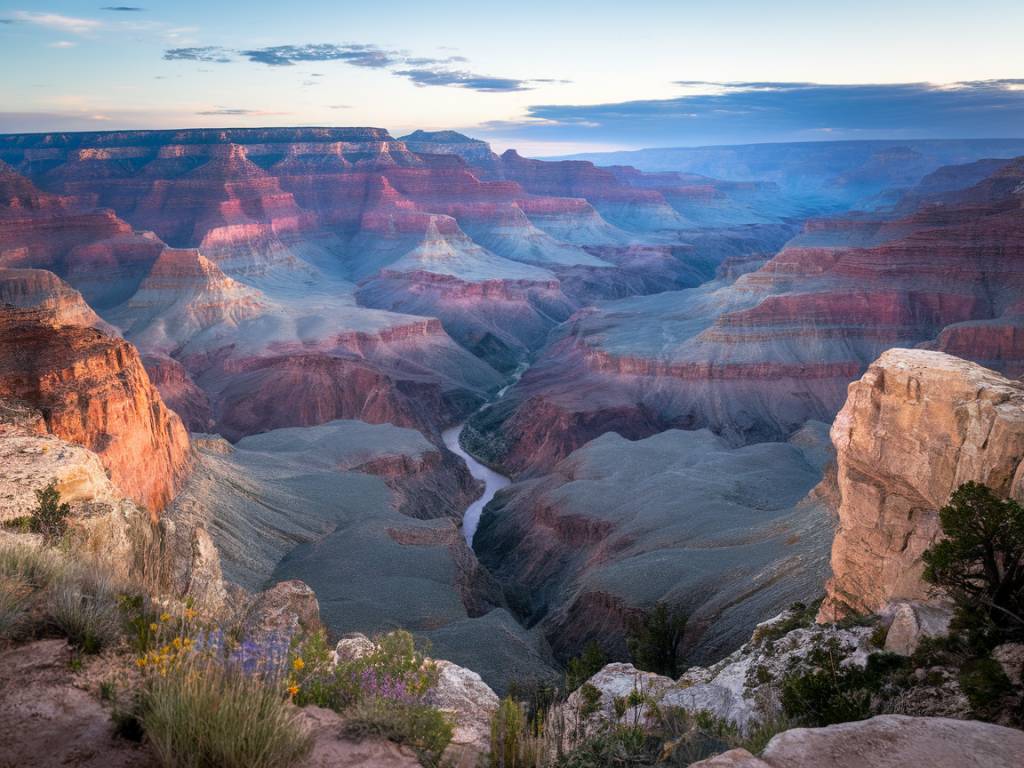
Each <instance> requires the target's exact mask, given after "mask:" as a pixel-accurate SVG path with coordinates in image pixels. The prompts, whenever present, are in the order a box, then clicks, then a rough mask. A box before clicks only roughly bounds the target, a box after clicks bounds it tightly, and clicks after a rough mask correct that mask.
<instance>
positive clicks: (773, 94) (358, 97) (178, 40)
mask: <svg viewBox="0 0 1024 768" xmlns="http://www.w3.org/2000/svg"><path fill="white" fill-rule="evenodd" d="M33 5H36V4H33ZM466 6H468V4H467V3H465V2H463V1H462V0H442V2H439V3H436V4H433V5H432V6H431V7H430V8H423V7H421V6H419V5H417V4H415V3H411V2H404V1H400V2H396V3H395V4H393V5H392V6H390V7H389V9H388V10H389V13H387V14H380V13H378V12H376V11H375V10H374V9H365V8H349V9H346V8H337V7H335V6H334V5H333V4H331V3H327V2H325V1H324V0H309V1H308V2H307V3H305V4H304V5H303V7H302V13H296V12H295V11H294V10H293V9H290V8H282V7H280V6H279V5H278V4H275V3H271V2H268V1H267V0H256V1H255V2H253V3H250V4H248V5H246V6H244V8H242V7H241V6H239V5H238V4H236V3H222V4H217V6H216V7H210V6H209V4H204V3H200V2H198V0H185V2H179V3H174V4H167V3H159V2H157V3H142V4H141V5H123V6H122V5H119V6H104V5H102V4H100V3H94V2H84V1H83V0H52V1H51V2H47V3H45V4H42V6H41V7H39V8H38V9H36V10H25V9H24V6H23V5H22V4H20V3H17V2H13V3H9V4H8V3H4V4H2V5H0V41H2V42H3V48H2V52H0V62H2V63H4V64H6V65H7V68H8V70H9V71H21V72H24V73H26V76H25V77H19V78H7V79H6V81H5V82H4V83H0V132H3V133H26V132H32V133H50V132H67V131H76V132H77V131H91V130H97V129H100V130H102V129H114V130H144V129H153V128H174V129H185V128H186V127H189V126H193V127H195V128H210V127H217V126H216V122H217V121H218V119H224V118H225V117H228V118H231V119H233V120H237V124H238V126H239V127H255V126H256V125H257V124H261V125H265V126H266V127H284V126H308V125H341V124H345V125H352V124H364V125H389V126H393V128H392V129H389V130H391V131H392V132H393V134H394V135H402V134H405V133H408V132H410V131H412V130H414V129H416V128H423V129H424V130H439V129H445V128H450V129H454V130H458V131H460V132H462V133H467V134H469V135H473V136H476V137H479V138H481V139H483V140H486V141H488V142H490V143H491V144H492V145H493V146H495V147H497V148H499V149H503V148H508V147H517V148H520V149H521V150H522V152H523V153H524V154H527V155H529V156H538V157H541V156H542V157H552V156H559V155H565V154H578V153H584V152H598V151H625V150H632V149H647V148H675V147H683V146H686V147H699V146H722V145H726V146H728V145H744V144H764V143H794V142H805V141H815V140H859V139H861V140H869V139H884V140H909V139H911V138H913V139H925V138H1001V137H1004V136H1005V137H1008V138H1021V137H1024V77H1022V75H1024V71H1022V67H1024V62H1021V61H1020V54H1019V45H1018V41H1019V39H1020V32H1021V30H1022V29H1024V8H1021V7H1020V5H1019V4H1017V3H1011V2H1005V1H1004V0H985V2H982V3H981V4H980V6H976V7H973V8H971V9H963V8H960V7H958V6H957V5H956V4H954V3H952V2H941V3H939V4H935V3H924V2H907V3H902V4H900V5H899V6H898V7H893V6H892V4H887V3H884V2H880V1H876V0H872V1H871V2H866V3H862V4H860V5H859V6H858V7H857V8H856V9H845V8H843V9H837V8H826V9H823V8H821V7H819V5H818V4H814V3H810V2H806V1H804V0H801V1H800V2H795V3H792V4H789V5H788V6H787V7H785V8H771V9H768V8H763V7H759V6H758V4H757V3H755V2H752V1H751V0H737V1H736V2H732V3H728V4H724V5H722V6H720V7H716V8H705V7H700V6H694V5H690V4H669V3H665V2H661V1H660V0H641V2H639V3H637V4H634V6H632V7H631V8H630V9H629V11H628V12H626V11H624V10H622V9H621V8H620V7H619V6H618V5H616V4H614V3H610V2H605V1H604V0H602V1H601V2H598V3H596V4H595V3H582V2H569V3H562V4H559V6H558V7H557V8H549V7H547V6H546V5H543V4H541V3H539V2H535V0H527V2H525V3H523V4H522V5H521V7H519V8H518V12H517V13H516V14H514V15H512V14H506V13H502V12H500V11H496V10H492V9H481V8H475V7H474V8H472V12H471V13H470V12H467V7H466ZM240 11H241V12H240ZM455 19H458V23H454V20H455ZM652 20H657V22H658V23H657V24H656V25H654V24H652V23H651V21H652ZM566 29H572V30H573V34H572V35H571V36H567V35H565V34H564V32H563V30H566ZM268 30H272V31H269V32H268ZM773 31H774V33H775V34H772V33H773ZM868 39H870V40H871V57H870V58H866V57H865V56H864V50H863V44H862V43H863V41H864V40H868ZM780 40H783V41H785V45H779V41H780ZM524 46H525V47H524ZM524 50H528V51H529V55H528V56H524ZM808 72H813V73H814V76H813V77H811V78H809V77H808V76H807V73H808ZM425 115H426V116H429V117H427V119H424V116H425ZM342 116H343V117H344V119H339V118H341V117H342Z"/></svg>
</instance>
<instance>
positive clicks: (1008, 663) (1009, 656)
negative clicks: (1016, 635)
mask: <svg viewBox="0 0 1024 768" xmlns="http://www.w3.org/2000/svg"><path fill="white" fill-rule="evenodd" d="M992 658H993V659H995V660H996V661H998V662H999V666H1001V667H1002V668H1003V672H1004V673H1006V676H1007V677H1008V678H1009V680H1010V682H1011V683H1013V684H1014V685H1021V684H1024V643H1003V644H1002V645H1000V646H998V647H996V648H994V649H992Z"/></svg>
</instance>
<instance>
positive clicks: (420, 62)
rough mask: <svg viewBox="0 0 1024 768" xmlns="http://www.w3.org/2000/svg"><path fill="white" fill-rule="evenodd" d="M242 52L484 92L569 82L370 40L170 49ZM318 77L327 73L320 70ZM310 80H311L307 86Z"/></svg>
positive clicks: (213, 56)
mask: <svg viewBox="0 0 1024 768" xmlns="http://www.w3.org/2000/svg"><path fill="white" fill-rule="evenodd" d="M236 56H240V57H242V58H243V59H245V60H248V61H250V62H253V63H255V64H265V65H266V66H269V67H291V66H294V65H296V64H302V63H308V62H324V61H339V62H342V63H344V64H349V65H351V66H353V67H362V68H365V69H379V70H387V71H389V72H390V73H391V74H393V75H395V76H396V77H402V78H405V79H407V80H410V81H411V82H413V83H414V84H415V85H417V86H421V87H426V86H441V87H451V88H465V89H468V90H474V91H480V92H482V93H506V92H511V91H527V90H530V89H531V88H532V87H533V85H534V84H535V83H567V82H569V81H568V80H556V79H553V78H544V79H537V80H525V79H520V78H514V77H494V76H491V75H481V74H478V73H475V72H471V71H468V70H466V69H463V68H459V67H458V66H457V65H459V64H465V63H468V60H467V59H466V57H465V56H445V57H442V58H437V57H432V56H411V55H409V54H408V52H406V51H399V50H393V49H389V48H382V47H381V46H378V45H371V44H367V43H343V44H338V43H306V44H303V45H273V46H268V47H265V48H250V49H247V50H241V51H233V50H230V49H227V48H221V47H219V46H204V47H199V48H172V49H169V50H166V51H164V59H166V60H167V61H203V62H211V63H217V64H227V63H229V62H231V61H233V60H235V59H234V57H236ZM312 76H313V77H322V74H320V73H316V74H314V75H312ZM306 84H309V83H308V81H307V82H306V83H304V85H306Z"/></svg>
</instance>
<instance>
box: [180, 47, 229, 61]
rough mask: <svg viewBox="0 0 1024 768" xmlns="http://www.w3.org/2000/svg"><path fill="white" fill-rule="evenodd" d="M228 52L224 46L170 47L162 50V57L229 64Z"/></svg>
mask: <svg viewBox="0 0 1024 768" xmlns="http://www.w3.org/2000/svg"><path fill="white" fill-rule="evenodd" d="M230 54H231V52H230V51H228V50H227V49H225V48H218V47H217V46H215V45H205V46H200V47H196V48H170V49H168V50H166V51H164V59H165V60H167V61H204V62H207V63H212V64H230V63H231V61H232V58H231V55H230Z"/></svg>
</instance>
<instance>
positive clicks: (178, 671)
mask: <svg viewBox="0 0 1024 768" xmlns="http://www.w3.org/2000/svg"><path fill="white" fill-rule="evenodd" d="M138 719H139V722H140V723H141V724H142V727H143V729H144V730H145V733H146V737H147V738H148V740H149V742H150V744H151V745H152V747H153V751H154V752H155V753H156V755H157V757H158V758H159V760H160V762H161V764H163V765H164V766H166V767H167V768H207V767H208V766H218V768H287V766H290V765H294V764H295V763H296V762H298V761H299V760H300V759H301V758H302V757H303V756H304V755H305V754H306V752H307V751H308V749H309V747H310V744H311V741H310V736H309V734H308V733H307V732H306V730H305V729H304V727H303V726H302V723H301V720H300V715H299V711H298V710H297V709H295V708H294V707H292V706H291V705H290V704H288V702H287V701H285V699H284V698H283V697H282V696H281V693H280V691H279V690H277V689H276V688H275V687H273V686H270V685H267V684H265V683H264V682H263V681H262V680H260V679H259V678H258V677H254V676H251V675H247V674H245V673H244V672H242V671H241V670H239V669H237V668H233V667H228V666H224V665H222V664H219V663H217V662H215V661H212V660H201V659H196V660H193V661H191V662H188V663H183V664H181V665H179V666H177V667H175V668H173V669H171V670H170V671H169V672H167V673H166V674H164V675H154V676H151V677H150V678H149V680H148V682H147V684H146V687H145V689H144V691H143V693H142V696H141V700H140V702H139V716H138ZM129 722H130V721H129Z"/></svg>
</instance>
